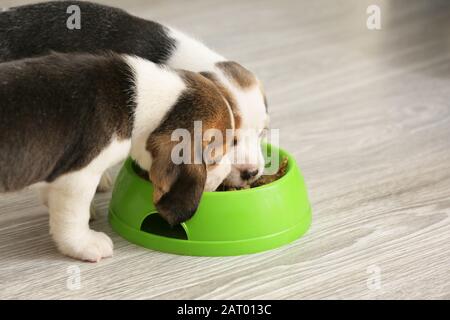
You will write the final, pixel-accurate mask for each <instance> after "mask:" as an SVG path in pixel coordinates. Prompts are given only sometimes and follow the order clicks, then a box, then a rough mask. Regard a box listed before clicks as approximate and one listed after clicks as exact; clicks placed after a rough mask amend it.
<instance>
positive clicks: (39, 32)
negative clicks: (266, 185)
mask: <svg viewBox="0 0 450 320" xmlns="http://www.w3.org/2000/svg"><path fill="white" fill-rule="evenodd" d="M71 5H76V6H78V7H79V8H80V14H81V29H79V30H76V29H75V30H69V29H68V28H67V26H66V25H67V24H66V22H67V19H68V17H69V14H67V8H68V7H69V6H71ZM104 50H107V51H112V52H116V53H119V54H130V55H136V56H139V57H142V58H145V59H148V60H150V61H153V62H155V63H158V64H165V65H167V66H169V67H171V68H174V69H185V70H190V71H194V72H200V73H202V74H203V76H205V77H207V78H209V79H210V80H211V81H213V82H214V83H215V84H216V87H217V88H218V89H219V90H220V91H221V92H222V95H223V96H224V97H226V99H227V101H228V103H229V104H230V106H231V107H232V110H233V114H234V117H235V119H236V128H237V129H238V130H237V131H236V141H235V144H236V146H235V147H234V148H233V150H232V153H233V156H232V159H235V161H234V163H233V165H232V166H231V169H230V174H229V175H228V176H227V178H226V180H225V184H228V185H232V186H242V185H244V184H246V182H248V181H250V182H251V181H253V180H256V179H257V178H258V177H259V176H260V175H261V174H262V172H263V169H264V158H263V155H262V152H261V149H260V147H259V145H260V140H261V133H262V131H263V129H264V128H265V127H266V126H267V123H268V115H267V103H266V99H265V95H264V93H263V90H262V86H261V83H260V82H259V81H258V79H257V78H256V77H255V76H254V75H253V74H252V73H251V72H250V71H248V70H247V69H245V68H244V67H242V66H241V65H240V64H238V63H235V62H231V61H228V60H227V59H225V58H224V57H222V56H221V55H219V54H217V53H215V52H214V51H212V50H210V49H209V48H207V47H206V46H205V45H203V44H202V43H200V42H199V41H197V40H194V39H192V38H190V37H188V36H186V35H185V34H183V33H181V32H179V31H177V30H175V29H173V28H170V27H165V26H162V25H160V24H158V23H156V22H152V21H148V20H144V19H141V18H138V17H135V16H132V15H130V14H128V13H126V12H125V11H123V10H120V9H117V8H111V7H108V6H103V5H98V4H94V3H90V2H80V1H53V2H45V3H39V4H35V5H27V6H21V7H15V8H10V9H8V10H6V11H5V12H2V13H0V61H9V60H15V59H20V58H27V57H32V56H39V55H42V54H47V53H48V52H50V51H57V52H64V53H68V52H87V53H97V52H100V51H104ZM236 159H237V160H236ZM102 181H103V182H104V183H101V186H100V187H101V188H103V189H104V188H105V186H104V185H107V184H108V179H102ZM102 185H103V186H102Z"/></svg>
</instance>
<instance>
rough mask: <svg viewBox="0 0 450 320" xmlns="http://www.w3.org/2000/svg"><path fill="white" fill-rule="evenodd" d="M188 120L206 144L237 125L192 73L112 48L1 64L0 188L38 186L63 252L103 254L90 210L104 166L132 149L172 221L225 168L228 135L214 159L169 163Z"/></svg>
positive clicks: (108, 248)
mask: <svg viewBox="0 0 450 320" xmlns="http://www.w3.org/2000/svg"><path fill="white" fill-rule="evenodd" d="M194 121H202V130H203V134H204V137H203V138H204V139H206V140H204V141H202V142H201V143H202V149H205V148H207V147H208V145H209V144H210V143H211V139H210V138H208V136H207V133H206V131H207V130H208V129H212V128H214V129H216V130H219V132H221V133H222V134H223V136H224V137H225V136H226V130H227V129H228V130H232V131H233V130H234V128H235V118H234V116H233V111H232V109H231V106H230V105H229V103H227V100H226V99H225V97H224V96H223V95H222V93H221V92H220V90H219V89H217V87H216V86H215V85H214V83H213V82H212V81H211V80H209V79H207V78H206V77H204V76H202V75H200V74H198V73H193V72H189V71H181V70H180V71H172V70H171V69H168V68H167V67H163V66H160V65H156V64H154V63H152V62H150V61H147V60H144V59H142V58H138V57H134V56H127V55H117V54H109V55H103V56H101V55H91V54H49V55H45V56H42V57H38V58H30V59H21V60H16V61H12V62H4V63H0V128H1V135H0V192H12V191H17V190H21V189H23V188H25V187H28V186H35V187H39V189H40V190H41V191H42V196H43V199H44V201H45V202H46V204H47V205H48V207H49V212H50V232H51V234H52V236H53V239H54V240H55V242H56V244H57V246H58V248H59V250H60V251H61V252H62V253H64V254H66V255H68V256H71V257H74V258H78V259H82V260H87V261H99V260H100V259H101V258H104V257H108V256H111V255H112V253H113V245H112V242H111V240H110V238H109V237H108V236H107V235H105V234H104V233H101V232H96V231H93V230H91V229H90V228H89V208H90V203H91V201H92V198H93V196H94V194H95V190H96V187H97V184H98V182H99V180H100V178H101V176H102V174H103V173H104V172H105V170H106V169H107V168H109V167H111V166H112V165H114V164H117V163H118V162H120V161H122V160H124V159H125V158H126V157H127V156H129V155H131V157H132V158H133V159H134V160H135V161H137V162H138V164H139V165H140V166H141V167H142V168H144V169H146V170H148V171H149V176H150V179H151V180H152V182H153V183H154V185H155V190H156V191H155V194H154V199H153V200H154V202H155V204H156V207H157V208H158V211H159V212H160V214H161V215H162V216H163V217H164V218H165V219H166V220H167V221H168V222H169V223H171V224H177V223H179V222H181V221H185V220H187V219H189V218H190V217H191V216H192V215H193V214H194V212H195V210H196V209H197V205H198V202H199V200H200V197H201V195H202V192H203V191H204V190H215V188H216V187H217V186H218V184H220V183H221V182H222V181H223V179H224V178H225V177H226V176H227V175H228V174H229V172H230V163H229V162H227V161H222V160H221V159H225V158H226V157H225V156H226V155H227V153H228V150H231V149H232V141H224V142H223V145H222V146H221V148H219V149H217V150H219V151H221V152H222V153H220V152H217V153H215V154H214V159H212V160H213V161H212V162H207V163H205V162H204V161H202V162H201V163H185V164H179V165H175V164H174V162H173V161H172V160H171V151H172V149H173V146H174V143H175V142H173V141H172V139H171V134H172V132H173V131H174V130H175V129H179V128H183V129H185V130H189V131H190V132H192V130H193V129H194ZM191 136H192V137H193V136H194V135H193V134H192V135H191ZM228 140H232V139H228ZM202 160H203V159H202ZM214 161H216V162H214Z"/></svg>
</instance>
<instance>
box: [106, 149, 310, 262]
mask: <svg viewBox="0 0 450 320" xmlns="http://www.w3.org/2000/svg"><path fill="white" fill-rule="evenodd" d="M268 147H269V149H271V150H272V152H273V151H274V150H275V151H276V150H277V149H276V148H275V147H273V146H268ZM278 151H279V154H280V158H283V157H285V156H287V157H288V158H289V162H288V169H287V172H286V174H285V175H284V176H283V177H281V178H280V179H278V180H277V181H274V182H272V183H269V184H266V185H264V186H261V187H257V188H252V189H245V190H239V191H221V192H217V191H216V192H204V193H203V196H202V198H201V201H200V204H199V207H198V209H197V212H196V213H195V215H194V216H193V217H192V218H191V219H190V220H188V221H186V222H184V223H182V224H181V225H179V226H176V227H174V228H171V227H170V226H169V224H168V223H166V222H165V221H164V220H163V219H162V218H161V217H160V216H159V214H157V211H156V208H155V206H154V205H153V202H152V192H153V186H152V184H151V183H150V182H149V181H148V180H145V179H143V178H141V177H140V176H139V175H138V174H137V173H136V170H135V168H136V167H135V165H134V163H133V161H132V160H131V159H128V160H127V161H126V162H125V164H124V166H123V168H122V169H121V171H120V173H119V175H118V177H117V180H116V184H115V186H114V190H113V194H112V199H111V203H110V208H109V221H110V223H111V226H112V228H113V230H114V231H116V232H117V233H118V234H120V235H121V236H122V237H124V238H125V239H127V240H129V241H131V242H133V243H135V244H138V245H140V246H143V247H146V248H149V249H154V250H158V251H162V252H168V253H175V254H182V255H192V256H234V255H242V254H249V253H255V252H260V251H265V250H269V249H273V248H276V247H280V246H282V245H284V244H287V243H289V242H291V241H294V240H296V239H298V238H299V237H300V236H302V235H303V234H304V233H305V232H306V231H307V230H308V228H309V226H310V224H311V207H310V204H309V201H308V195H307V192H306V187H305V183H304V181H303V177H302V175H301V173H300V170H299V168H298V166H297V164H296V162H295V160H294V158H293V157H292V156H290V155H289V154H288V153H287V152H285V151H283V150H281V149H278ZM269 152H270V151H269Z"/></svg>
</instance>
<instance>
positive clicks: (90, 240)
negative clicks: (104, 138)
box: [48, 171, 113, 262]
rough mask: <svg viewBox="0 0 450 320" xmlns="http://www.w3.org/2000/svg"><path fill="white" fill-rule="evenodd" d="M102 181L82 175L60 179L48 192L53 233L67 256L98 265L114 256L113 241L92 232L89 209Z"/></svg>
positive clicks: (100, 233)
mask: <svg viewBox="0 0 450 320" xmlns="http://www.w3.org/2000/svg"><path fill="white" fill-rule="evenodd" d="M99 180H100V176H99V175H93V174H91V173H89V172H83V171H79V172H75V173H71V174H67V175H65V176H62V177H60V178H59V179H57V180H56V181H55V182H53V183H52V184H51V185H50V187H49V189H48V206H49V211H50V233H51V235H52V236H53V239H54V240H55V242H56V245H57V247H58V249H59V250H60V251H61V252H62V253H63V254H65V255H68V256H70V257H73V258H76V259H80V260H85V261H92V262H97V261H100V260H101V259H102V258H106V257H110V256H112V254H113V243H112V241H111V239H110V238H109V237H108V236H107V235H106V234H104V233H102V232H96V231H94V230H91V229H90V228H89V216H90V214H89V211H90V210H89V208H90V204H91V201H92V199H93V197H94V194H95V191H96V188H97V185H98V182H99Z"/></svg>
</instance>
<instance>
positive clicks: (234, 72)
mask: <svg viewBox="0 0 450 320" xmlns="http://www.w3.org/2000/svg"><path fill="white" fill-rule="evenodd" d="M216 67H217V68H219V69H220V70H222V71H223V73H224V74H225V75H226V77H227V78H228V79H229V80H230V81H232V82H234V83H235V84H236V85H238V86H239V87H241V88H243V89H247V88H250V87H252V86H254V85H256V84H257V80H256V77H255V76H254V75H253V73H252V72H250V71H249V70H247V69H246V68H244V67H243V66H241V65H240V64H239V63H237V62H234V61H223V62H217V63H216Z"/></svg>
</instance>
